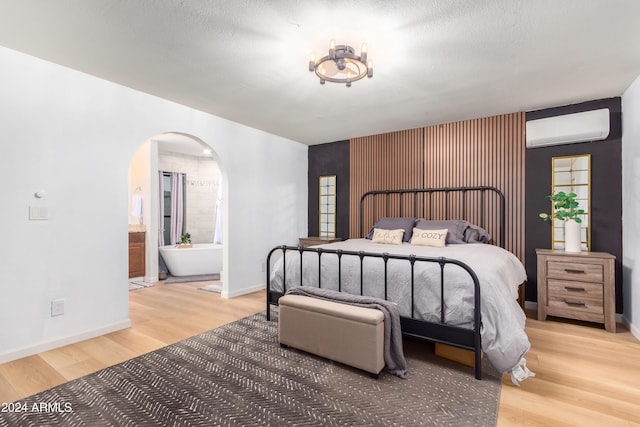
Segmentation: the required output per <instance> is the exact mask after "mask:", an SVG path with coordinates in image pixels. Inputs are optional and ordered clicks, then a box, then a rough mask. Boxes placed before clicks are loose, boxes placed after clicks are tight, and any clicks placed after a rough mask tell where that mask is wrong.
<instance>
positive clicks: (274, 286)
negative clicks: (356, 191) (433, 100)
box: [267, 187, 530, 379]
mask: <svg viewBox="0 0 640 427" xmlns="http://www.w3.org/2000/svg"><path fill="white" fill-rule="evenodd" d="M427 218H428V219H427ZM445 218H455V220H447V219H445ZM461 218H467V219H461ZM358 220H359V231H360V236H361V238H358V239H349V240H347V241H344V242H336V243H331V244H326V245H319V246H314V247H310V248H302V247H296V246H286V245H285V246H279V247H276V248H274V249H272V250H271V251H270V252H269V254H268V256H267V283H268V286H267V317H268V319H270V308H271V305H272V304H277V302H278V299H279V297H280V296H282V295H283V294H284V293H285V292H286V291H287V289H290V288H291V287H295V286H313V287H321V288H326V289H332V290H336V291H340V292H347V293H351V294H356V295H367V296H373V297H377V298H382V299H386V300H390V301H394V302H396V303H397V304H398V305H399V308H400V313H401V316H402V317H401V323H402V332H403V334H404V335H406V336H412V337H416V338H420V339H426V340H429V341H432V342H436V343H441V344H446V345H450V346H454V347H458V348H462V349H466V350H471V351H473V352H474V360H475V371H474V372H475V376H476V378H477V379H481V354H482V352H484V354H485V356H486V357H487V358H488V359H489V360H490V361H491V363H492V364H493V365H494V366H495V367H496V369H498V370H499V371H501V372H510V371H511V370H513V369H514V368H517V367H518V366H519V363H520V362H521V359H522V357H523V355H524V354H525V353H526V352H527V351H528V350H529V348H530V344H529V340H528V338H527V336H526V333H525V332H524V323H525V315H524V312H523V311H522V308H521V307H520V305H519V304H518V290H519V286H520V285H521V284H522V283H523V282H524V281H525V280H526V274H525V270H524V267H523V266H522V263H521V262H520V261H519V260H518V258H517V257H515V255H513V254H512V253H510V252H508V251H506V250H505V249H504V240H505V231H504V229H505V221H504V195H503V194H502V193H501V192H500V191H499V190H498V189H496V188H494V187H460V188H425V189H410V190H382V191H371V192H368V193H365V194H364V195H363V196H362V198H361V200H360V212H359V218H358ZM411 220H413V222H412V221H411ZM398 224H402V225H403V228H404V229H403V232H402V233H400V232H399V230H400V229H398V228H397V227H399V225H398ZM385 227H386V228H385ZM434 227H435V228H434ZM442 227H449V228H448V229H445V230H444V232H445V234H446V244H444V240H443V239H444V237H442V236H439V234H438V233H439V232H441V231H443V229H442ZM415 228H417V229H418V230H429V232H428V233H422V235H423V236H424V235H431V236H438V238H439V239H440V240H439V242H440V243H438V242H436V244H437V245H441V244H444V247H436V246H432V245H431V244H430V243H429V244H427V245H424V244H415V243H420V240H419V239H418V234H414V233H417V231H416V230H415ZM463 228H464V230H463ZM370 229H371V231H370ZM394 229H395V230H396V231H395V232H393V230H394ZM365 230H366V231H367V232H368V234H367V235H366V236H365ZM489 230H490V231H489ZM467 232H468V236H467ZM399 234H402V236H403V239H402V240H403V241H402V242H400V243H399V242H398V240H397V235H399ZM390 235H391V237H389V236H390ZM408 235H409V236H410V237H409V238H407V236H408ZM380 236H383V237H382V238H381V237H380ZM411 237H413V240H412V241H413V242H414V244H411V243H410V242H408V240H410V238H411ZM390 238H391V240H389V239H390ZM385 239H387V240H385ZM489 239H491V240H490V243H492V244H488V243H486V242H487V241H488V240H489Z"/></svg>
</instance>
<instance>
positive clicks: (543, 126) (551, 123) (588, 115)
mask: <svg viewBox="0 0 640 427" xmlns="http://www.w3.org/2000/svg"><path fill="white" fill-rule="evenodd" d="M526 132H527V133H526V136H527V148H536V147H544V146H547V145H559V144H573V143H575V142H584V141H599V140H602V139H606V138H607V136H609V109H608V108H602V109H600V110H591V111H585V112H582V113H574V114H565V115H563V116H555V117H548V118H546V119H538V120H531V121H528V122H527V128H526Z"/></svg>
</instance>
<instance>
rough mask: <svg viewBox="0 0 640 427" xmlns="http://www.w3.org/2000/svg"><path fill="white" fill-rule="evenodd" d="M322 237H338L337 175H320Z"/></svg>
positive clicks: (320, 228)
mask: <svg viewBox="0 0 640 427" xmlns="http://www.w3.org/2000/svg"><path fill="white" fill-rule="evenodd" d="M319 194H320V204H319V207H320V215H319V216H320V227H319V230H320V237H328V238H334V237H336V176H335V175H330V176H321V177H320V192H319Z"/></svg>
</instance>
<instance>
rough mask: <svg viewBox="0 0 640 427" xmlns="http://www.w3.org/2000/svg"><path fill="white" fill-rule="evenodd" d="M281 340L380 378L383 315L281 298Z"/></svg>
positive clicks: (328, 303) (293, 297) (301, 298)
mask: <svg viewBox="0 0 640 427" xmlns="http://www.w3.org/2000/svg"><path fill="white" fill-rule="evenodd" d="M278 304H279V305H280V309H279V315H278V339H279V341H280V344H281V345H284V346H289V347H293V348H297V349H299V350H304V351H306V352H309V353H313V354H316V355H318V356H322V357H326V358H327V359H331V360H334V361H336V362H340V363H344V364H345V365H349V366H353V367H355V368H359V369H362V370H364V371H367V372H369V373H371V374H372V376H374V377H377V376H378V374H379V373H380V371H382V369H383V368H384V366H385V363H384V314H383V313H382V312H381V311H380V310H377V309H374V308H364V307H357V306H353V305H348V304H342V303H338V302H333V301H327V300H323V299H318V298H312V297H307V296H302V295H285V296H283V297H281V298H280V300H279V303H278Z"/></svg>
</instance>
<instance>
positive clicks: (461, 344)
mask: <svg viewBox="0 0 640 427" xmlns="http://www.w3.org/2000/svg"><path fill="white" fill-rule="evenodd" d="M290 251H295V252H298V253H299V258H300V282H299V283H297V284H295V286H303V274H302V272H303V256H302V255H303V253H304V252H311V253H316V254H317V255H318V287H320V288H321V287H322V277H321V276H322V268H321V262H322V255H323V254H335V255H336V256H337V262H338V290H339V291H342V257H343V256H344V255H351V256H356V257H358V258H359V260H360V261H359V262H360V295H363V292H364V268H363V264H364V260H365V259H368V258H378V259H382V260H383V262H384V298H385V299H388V289H389V285H390V283H389V281H388V277H387V265H388V262H389V260H404V261H406V262H407V268H409V269H410V272H411V316H410V317H405V316H402V317H401V319H400V320H401V324H402V333H403V334H404V335H406V336H411V337H414V338H419V339H424V340H428V341H432V342H435V343H440V344H446V345H451V346H454V347H458V348H462V349H465V350H471V351H473V352H474V357H475V377H476V379H482V369H481V354H482V345H481V338H480V325H481V313H480V282H479V281H478V277H477V275H476V273H475V272H474V271H473V269H471V267H469V266H468V265H467V264H465V263H463V262H461V261H458V260H455V259H448V258H443V257H440V258H433V257H418V256H415V255H393V254H388V253H382V254H380V253H372V252H364V251H358V252H356V251H346V250H341V249H326V248H320V247H316V248H303V247H301V246H286V245H283V246H277V247H275V248H273V249H272V250H271V251H270V252H269V254H268V256H267V262H266V270H267V320H271V304H276V305H277V304H278V299H279V298H280V297H281V296H282V295H284V293H285V292H286V291H287V269H286V257H287V252H290ZM278 252H281V253H282V258H283V260H282V261H283V271H282V274H283V277H282V279H283V280H282V283H283V290H282V291H274V290H272V289H271V284H270V279H271V257H272V256H273V255H274V254H275V253H278ZM422 262H429V263H437V264H438V265H439V266H440V321H439V322H438V323H436V322H429V321H426V320H422V319H416V318H415V316H414V306H415V304H414V302H415V301H414V296H415V287H416V285H420V284H419V283H416V281H415V276H414V272H415V265H416V263H422ZM447 264H453V265H457V266H459V267H461V268H462V269H464V270H465V271H466V272H467V273H468V274H469V276H470V277H471V279H472V281H473V288H474V313H473V328H472V329H468V328H461V327H458V326H453V325H447V324H446V318H445V312H444V295H445V291H446V285H445V282H444V269H445V266H446V265H447Z"/></svg>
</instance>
